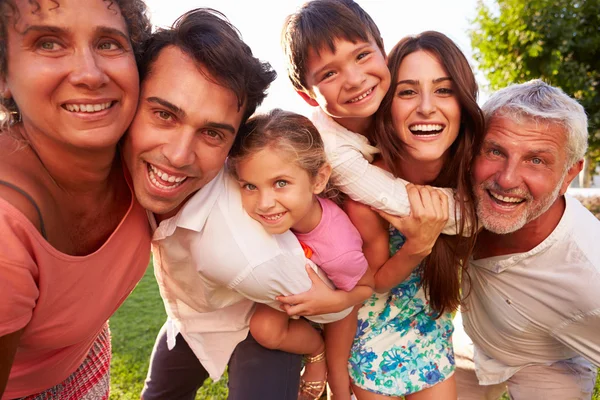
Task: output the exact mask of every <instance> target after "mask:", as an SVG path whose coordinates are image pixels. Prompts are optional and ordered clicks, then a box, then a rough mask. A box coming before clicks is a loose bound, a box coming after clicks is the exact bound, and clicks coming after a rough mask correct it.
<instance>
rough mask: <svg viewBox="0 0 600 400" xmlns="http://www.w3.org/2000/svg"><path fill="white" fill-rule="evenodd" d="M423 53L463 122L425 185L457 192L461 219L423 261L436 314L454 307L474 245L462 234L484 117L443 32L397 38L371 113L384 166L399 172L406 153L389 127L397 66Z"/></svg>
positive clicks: (471, 217) (467, 226)
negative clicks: (440, 71)
mask: <svg viewBox="0 0 600 400" xmlns="http://www.w3.org/2000/svg"><path fill="white" fill-rule="evenodd" d="M419 50H422V51H425V52H427V53H430V54H431V55H433V56H435V57H436V58H437V60H438V61H439V62H440V64H441V65H442V66H443V67H444V69H445V70H446V72H447V73H448V75H449V76H450V78H451V79H452V82H453V88H454V93H455V95H456V97H457V98H458V101H459V103H460V106H461V124H460V130H459V133H458V136H457V138H456V140H455V141H454V143H453V144H452V146H450V149H449V150H448V151H449V153H448V157H446V159H445V161H444V165H443V166H442V169H441V172H440V174H439V175H438V177H437V178H436V179H435V180H434V181H433V182H429V184H431V185H433V186H438V187H451V188H453V189H455V192H456V195H455V197H456V205H457V207H456V210H451V212H454V213H455V216H456V217H457V218H459V219H460V223H459V232H458V233H459V234H458V235H456V236H447V235H440V237H439V238H438V240H437V241H436V243H435V245H434V247H433V250H432V252H431V254H430V255H429V256H427V257H426V258H425V259H424V260H423V262H422V264H421V273H422V282H423V288H424V290H425V293H426V294H427V296H428V298H429V303H430V305H431V308H432V309H433V310H434V311H435V312H437V313H438V317H439V316H440V315H441V314H442V313H443V312H444V311H454V310H456V309H457V308H458V306H459V305H460V302H461V293H460V276H461V274H460V272H461V271H462V270H466V266H467V265H468V259H469V257H470V255H471V251H472V249H473V245H474V244H475V235H471V236H467V237H465V236H464V235H463V233H464V232H469V231H467V230H472V229H473V227H475V226H476V218H477V217H476V213H475V202H474V196H473V191H472V189H471V184H470V174H471V163H472V161H473V158H474V156H475V155H476V154H477V151H479V147H480V144H481V141H482V139H483V133H484V118H483V113H482V112H481V109H480V108H479V106H478V105H477V91H478V87H477V82H476V81H475V76H474V75H473V71H472V70H471V67H470V66H469V62H468V61H467V59H466V58H465V56H464V54H463V53H462V52H461V51H460V49H459V48H458V47H457V46H456V44H455V43H454V42H453V41H452V40H451V39H449V38H448V37H447V36H445V35H443V34H441V33H439V32H434V31H426V32H423V33H421V34H419V35H416V36H408V37H405V38H403V39H402V40H400V42H398V44H396V46H395V47H394V48H393V49H392V51H391V52H390V54H389V55H388V67H389V69H390V72H391V79H392V80H391V82H392V86H391V87H390V90H389V91H388V92H387V94H386V96H385V97H384V99H383V101H382V103H381V106H380V107H379V110H378V111H377V114H376V115H375V134H374V137H373V139H374V141H375V142H376V143H377V146H378V147H379V148H380V150H381V155H382V158H383V161H384V162H385V164H386V166H387V167H388V168H389V169H390V170H391V171H392V173H394V175H396V176H397V175H398V174H399V173H400V171H399V169H398V163H397V161H398V160H399V159H401V158H402V157H404V149H403V143H402V142H401V141H400V139H399V137H398V135H397V134H396V132H395V131H394V128H393V126H392V116H391V109H392V103H393V100H394V96H395V95H396V87H397V82H398V69H399V67H400V64H401V63H402V60H403V59H404V57H406V56H407V55H409V54H411V53H414V52H416V51H419Z"/></svg>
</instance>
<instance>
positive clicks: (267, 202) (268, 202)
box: [258, 190, 275, 212]
mask: <svg viewBox="0 0 600 400" xmlns="http://www.w3.org/2000/svg"><path fill="white" fill-rule="evenodd" d="M273 207H275V195H274V194H273V192H272V191H271V190H262V191H261V192H260V193H259V197H258V211H260V212H266V211H269V210H270V209H272V208H273Z"/></svg>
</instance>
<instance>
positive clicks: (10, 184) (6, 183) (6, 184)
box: [0, 180, 48, 239]
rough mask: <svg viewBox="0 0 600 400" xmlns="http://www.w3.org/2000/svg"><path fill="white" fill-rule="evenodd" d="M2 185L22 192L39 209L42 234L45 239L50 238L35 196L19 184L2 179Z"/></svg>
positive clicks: (0, 183) (0, 182) (0, 181)
mask: <svg viewBox="0 0 600 400" xmlns="http://www.w3.org/2000/svg"><path fill="white" fill-rule="evenodd" d="M0 185H4V186H8V187H9V188H11V189H13V190H16V191H17V192H19V193H21V194H22V195H23V196H25V198H26V199H27V200H29V201H30V202H31V204H33V206H34V207H35V210H36V211H37V214H38V218H39V219H40V231H41V234H42V236H43V237H44V239H48V238H47V237H46V229H45V228H44V220H43V219H42V211H41V210H40V208H39V207H38V205H37V203H36V202H35V200H33V197H31V196H30V195H29V193H27V192H26V191H24V190H23V189H21V188H20V187H18V186H15V185H13V184H12V183H10V182H6V181H3V180H0Z"/></svg>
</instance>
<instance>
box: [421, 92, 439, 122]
mask: <svg viewBox="0 0 600 400" xmlns="http://www.w3.org/2000/svg"><path fill="white" fill-rule="evenodd" d="M435 110H436V105H435V99H434V97H433V96H432V95H431V94H429V93H427V92H425V93H422V94H421V97H420V101H419V106H418V108H417V111H418V112H419V113H420V114H422V115H426V116H428V115H431V114H433V113H434V112H435Z"/></svg>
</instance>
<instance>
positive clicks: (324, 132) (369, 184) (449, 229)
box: [311, 107, 470, 235]
mask: <svg viewBox="0 0 600 400" xmlns="http://www.w3.org/2000/svg"><path fill="white" fill-rule="evenodd" d="M311 119H312V122H313V124H315V127H316V128H317V129H318V130H319V133H320V134H321V137H322V139H323V143H324V144H325V152H326V153H327V160H328V161H329V164H331V168H332V172H331V182H332V183H333V184H334V186H335V187H336V188H338V189H339V190H341V191H342V192H344V193H346V194H347V195H348V196H349V197H350V198H351V199H352V200H354V201H356V202H359V203H362V204H366V205H369V206H371V207H374V208H376V209H378V210H381V211H385V212H386V213H388V214H392V215H400V216H402V215H409V214H410V201H409V200H408V194H407V193H406V184H407V183H408V182H407V181H405V180H404V179H401V178H396V177H394V175H392V174H391V173H390V172H388V171H386V170H384V169H381V168H379V167H377V166H375V165H371V163H372V162H373V160H374V158H375V156H376V155H377V154H379V149H378V148H377V147H375V146H371V145H370V144H369V140H368V139H367V138H366V137H365V136H363V135H359V134H358V133H355V132H352V131H349V130H348V129H346V128H344V127H343V126H341V125H340V124H338V123H337V122H335V121H334V120H333V118H331V117H330V116H329V115H327V114H325V112H323V110H321V108H320V107H316V109H315V111H314V112H313V115H312V118H311ZM438 189H439V190H441V191H443V192H444V193H445V194H446V196H447V197H448V207H449V209H450V210H454V209H455V200H454V192H453V191H452V190H451V189H447V188H438ZM458 211H459V210H456V215H455V213H454V212H450V213H449V214H450V216H449V218H448V222H446V226H445V227H444V229H443V230H442V233H444V234H447V235H456V233H457V230H458V224H457V222H456V221H460V215H459V213H458ZM469 231H470V230H469V229H465V232H464V234H465V235H469Z"/></svg>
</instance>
